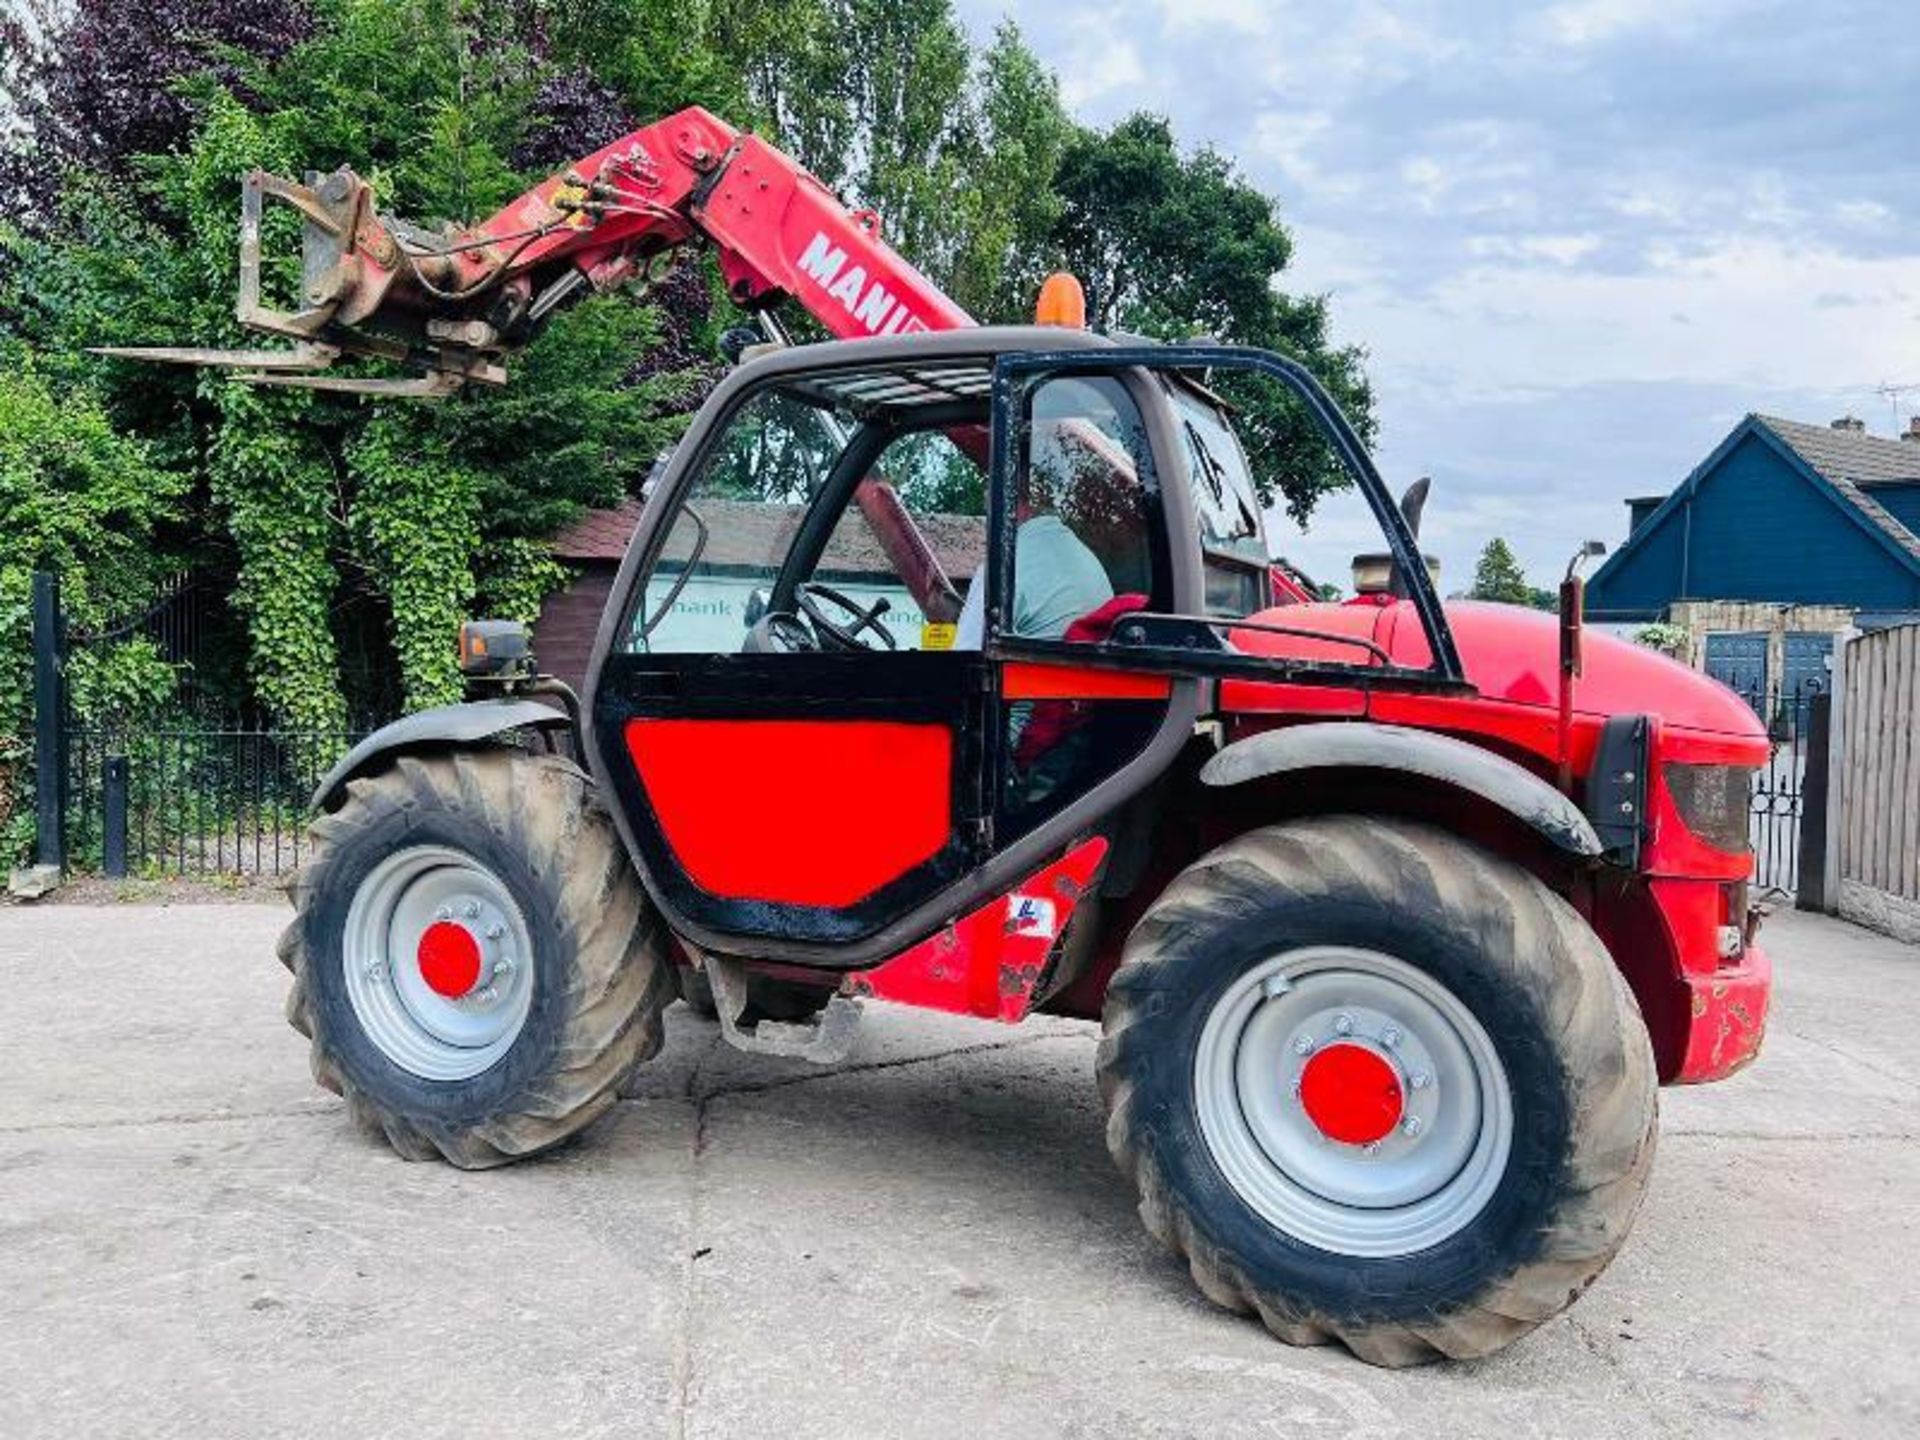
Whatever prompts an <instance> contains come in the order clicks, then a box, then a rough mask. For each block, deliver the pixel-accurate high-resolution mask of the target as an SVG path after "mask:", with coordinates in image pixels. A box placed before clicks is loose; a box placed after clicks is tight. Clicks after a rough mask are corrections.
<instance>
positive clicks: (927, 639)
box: [920, 620, 960, 650]
mask: <svg viewBox="0 0 1920 1440" xmlns="http://www.w3.org/2000/svg"><path fill="white" fill-rule="evenodd" d="M959 634H960V627H959V626H958V625H943V624H941V623H940V622H939V621H938V620H929V621H927V622H926V624H924V625H922V626H921V627H920V648H921V649H922V650H951V649H953V642H954V640H955V639H956V638H958V636H959Z"/></svg>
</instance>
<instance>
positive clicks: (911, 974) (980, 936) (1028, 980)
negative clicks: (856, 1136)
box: [841, 837, 1107, 1025]
mask: <svg viewBox="0 0 1920 1440" xmlns="http://www.w3.org/2000/svg"><path fill="white" fill-rule="evenodd" d="M1106 853H1107V842H1106V841H1105V840H1102V839H1099V838H1097V837H1096V838H1094V839H1091V840H1083V841H1081V842H1080V844H1078V845H1076V846H1075V847H1074V848H1073V849H1072V850H1070V851H1069V852H1068V853H1067V854H1066V856H1065V857H1064V858H1062V859H1060V860H1057V861H1055V862H1054V863H1053V864H1051V865H1049V866H1048V867H1047V868H1046V869H1044V870H1042V871H1040V872H1039V873H1037V874H1035V875H1033V876H1031V877H1030V878H1029V879H1028V880H1027V881H1025V883H1023V884H1022V885H1021V886H1020V887H1019V888H1018V889H1017V890H1015V891H1013V893H1011V894H1009V895H1002V896H1001V897H1000V898H999V899H997V900H992V901H989V902H988V903H987V904H985V905H982V906H981V907H980V908H979V909H978V910H975V911H973V912H972V913H971V914H969V915H967V916H966V917H964V918H963V919H961V920H958V921H956V922H954V923H953V924H952V925H949V926H948V927H947V928H946V929H944V930H942V931H941V932H940V933H939V934H937V935H934V936H931V937H929V938H928V939H926V940H923V941H921V942H920V943H919V944H918V945H915V946H914V947H913V948H912V949H910V950H905V951H902V952H901V953H900V954H898V955H896V956H894V957H893V959H891V960H888V961H886V962H884V963H883V964H880V965H877V966H875V967H874V968H873V969H871V970H863V971H861V972H860V973H859V974H857V975H850V976H848V977H847V980H846V981H845V983H844V984H843V985H842V986H841V993H843V994H846V995H852V996H858V997H861V998H872V999H876V1000H893V1001H897V1002H898V1003H900V1004H902V1005H915V1006H918V1007H919V1008H921V1009H923V1010H944V1011H947V1012H948V1013H950V1014H955V1015H978V1016H980V1017H981V1018H982V1019H985V1020H998V1021H1001V1022H1002V1023H1003V1024H1007V1025H1011V1024H1014V1023H1015V1022H1016V1021H1019V1020H1023V1019H1025V1018H1026V1014H1027V1011H1028V1010H1029V1009H1030V1008H1031V1007H1032V1005H1033V991H1034V987H1035V986H1036V985H1038V984H1039V983H1040V978H1041V976H1042V975H1043V974H1044V973H1045V970H1046V961H1047V953H1048V952H1049V951H1050V950H1052V949H1053V946H1054V944H1055V942H1056V941H1057V940H1058V938H1059V937H1060V935H1061V934H1063V933H1064V932H1065V930H1066V928H1067V921H1068V920H1069V919H1071V918H1072V916H1073V909H1074V906H1076V905H1077V904H1079V903H1080V897H1081V896H1082V895H1084V894H1086V892H1087V887H1088V886H1089V885H1090V884H1091V883H1092V881H1093V874H1094V871H1096V870H1097V869H1099V868H1100V862H1101V860H1102V859H1103V858H1105V856H1106Z"/></svg>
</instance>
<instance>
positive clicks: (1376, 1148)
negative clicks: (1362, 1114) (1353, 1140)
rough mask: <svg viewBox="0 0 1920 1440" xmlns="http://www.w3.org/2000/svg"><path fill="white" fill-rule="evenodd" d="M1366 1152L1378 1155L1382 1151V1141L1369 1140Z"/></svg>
mask: <svg viewBox="0 0 1920 1440" xmlns="http://www.w3.org/2000/svg"><path fill="white" fill-rule="evenodd" d="M1366 1153H1367V1154H1369V1155H1378V1154H1379V1153H1380V1142H1379V1141H1378V1140H1369V1141H1368V1142H1367V1147H1366Z"/></svg>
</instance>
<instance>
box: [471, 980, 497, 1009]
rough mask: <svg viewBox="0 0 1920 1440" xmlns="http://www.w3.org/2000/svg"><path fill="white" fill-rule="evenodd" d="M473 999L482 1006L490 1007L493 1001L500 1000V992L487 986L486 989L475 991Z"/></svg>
mask: <svg viewBox="0 0 1920 1440" xmlns="http://www.w3.org/2000/svg"><path fill="white" fill-rule="evenodd" d="M473 998H474V999H476V1000H478V1001H479V1002H480V1003H481V1004H482V1005H491V1004H493V1002H494V1001H495V1000H497V999H499V998H500V992H499V991H497V990H495V989H494V988H493V986H491V985H489V986H487V988H486V989H484V990H481V991H477V992H476V993H475V994H474V997H473Z"/></svg>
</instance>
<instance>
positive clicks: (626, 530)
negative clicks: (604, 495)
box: [533, 499, 641, 690]
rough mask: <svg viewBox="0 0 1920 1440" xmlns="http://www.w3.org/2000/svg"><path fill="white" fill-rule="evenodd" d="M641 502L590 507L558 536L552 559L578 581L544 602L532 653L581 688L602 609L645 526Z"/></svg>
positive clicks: (550, 671) (548, 670) (535, 625)
mask: <svg viewBox="0 0 1920 1440" xmlns="http://www.w3.org/2000/svg"><path fill="white" fill-rule="evenodd" d="M640 506H641V502H640V501H639V500H633V499H629V500H623V501H621V502H620V504H618V505H617V506H615V507H614V508H613V509H611V510H589V511H587V513H586V514H584V515H582V516H581V517H580V518H579V519H578V520H576V521H574V522H573V523H572V524H571V525H568V526H567V527H566V528H565V529H563V530H561V531H560V532H559V533H558V534H557V535H555V536H554V537H553V541H552V546H551V548H552V552H553V558H554V559H556V560H558V561H559V562H560V563H561V564H562V565H565V566H566V567H567V569H568V570H570V571H572V572H574V579H573V582H572V583H571V584H570V585H568V586H567V587H566V589H564V590H556V591H554V592H553V593H552V594H551V595H549V596H547V598H546V599H545V600H543V601H541V602H540V617H539V618H538V619H537V620H535V621H534V622H533V653H534V657H535V658H536V659H537V660H539V662H540V668H541V669H542V670H543V671H545V672H546V673H547V674H549V675H557V676H558V677H559V678H560V679H562V680H564V681H566V682H567V684H569V685H571V686H573V687H574V689H576V690H578V689H579V688H581V686H583V685H585V684H586V680H587V661H588V660H589V659H590V658H591V657H592V655H593V637H594V634H595V632H597V631H598V630H599V628H600V612H601V611H603V610H605V609H606V607H607V599H608V597H609V596H611V595H612V594H613V578H614V576H615V575H616V574H617V573H618V572H619V569H620V561H621V559H622V558H623V557H624V556H625V555H626V553H627V542H628V541H629V540H631V539H632V538H633V532H634V530H635V529H636V528H637V527H638V526H639V524H640Z"/></svg>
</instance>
